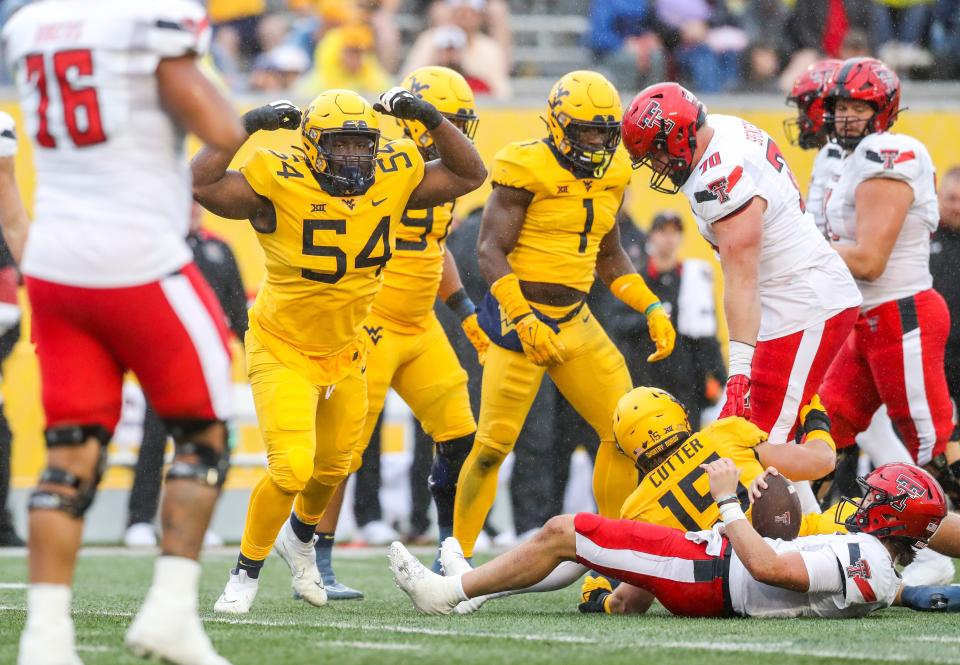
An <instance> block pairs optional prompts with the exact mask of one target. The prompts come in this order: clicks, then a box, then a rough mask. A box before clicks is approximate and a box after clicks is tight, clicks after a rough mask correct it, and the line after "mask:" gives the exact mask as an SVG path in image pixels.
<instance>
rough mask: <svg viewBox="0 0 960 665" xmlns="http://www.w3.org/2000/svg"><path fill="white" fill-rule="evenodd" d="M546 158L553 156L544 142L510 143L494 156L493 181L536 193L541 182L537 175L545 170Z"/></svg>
mask: <svg viewBox="0 0 960 665" xmlns="http://www.w3.org/2000/svg"><path fill="white" fill-rule="evenodd" d="M546 158H549V159H553V155H552V154H550V149H549V148H548V147H547V145H546V144H545V143H543V141H539V140H537V141H519V142H516V143H510V144H508V145H506V146H505V147H503V148H501V149H500V151H499V152H497V154H496V155H494V158H493V168H492V169H491V170H492V175H491V179H492V181H493V182H494V183H496V184H498V185H504V186H507V187H516V188H517V189H526V190H528V191H531V192H535V191H536V190H537V189H538V186H539V182H540V179H539V178H538V177H537V175H536V174H537V171H538V169H539V170H543V167H544V165H545V159H546Z"/></svg>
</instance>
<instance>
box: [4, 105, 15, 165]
mask: <svg viewBox="0 0 960 665" xmlns="http://www.w3.org/2000/svg"><path fill="white" fill-rule="evenodd" d="M16 154H17V132H16V125H15V124H14V122H13V118H12V117H11V116H10V115H9V114H7V113H3V112H2V111H0V157H13V156H14V155H16Z"/></svg>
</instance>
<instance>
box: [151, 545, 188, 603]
mask: <svg viewBox="0 0 960 665" xmlns="http://www.w3.org/2000/svg"><path fill="white" fill-rule="evenodd" d="M199 583H200V564H199V563H197V562H196V561H194V560H193V559H187V558H185V557H182V556H160V557H157V561H156V563H155V564H154V567H153V584H152V585H151V586H150V595H159V596H163V597H166V598H176V599H178V600H180V602H189V603H190V604H191V605H193V606H196V604H197V588H198V585H199Z"/></svg>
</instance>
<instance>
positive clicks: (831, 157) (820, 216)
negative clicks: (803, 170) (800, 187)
mask: <svg viewBox="0 0 960 665" xmlns="http://www.w3.org/2000/svg"><path fill="white" fill-rule="evenodd" d="M842 164H843V148H841V147H840V146H838V145H837V144H836V143H828V144H826V145H825V146H823V147H822V148H820V152H818V153H817V157H816V159H814V160H813V171H811V172H810V186H809V187H808V188H807V210H808V211H809V212H810V214H811V215H813V221H814V223H816V225H817V230H818V231H820V233H822V234H823V236H824V237H827V220H826V218H825V215H826V213H825V211H824V206H825V203H826V199H825V198H824V194H825V193H826V189H827V186H828V185H831V186H832V184H833V183H834V182H836V180H837V178H839V177H840V167H841V165H842Z"/></svg>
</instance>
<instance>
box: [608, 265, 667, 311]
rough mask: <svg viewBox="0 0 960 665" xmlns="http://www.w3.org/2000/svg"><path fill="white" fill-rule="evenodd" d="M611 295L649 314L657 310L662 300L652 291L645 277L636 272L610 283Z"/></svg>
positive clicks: (621, 276)
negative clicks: (644, 279)
mask: <svg viewBox="0 0 960 665" xmlns="http://www.w3.org/2000/svg"><path fill="white" fill-rule="evenodd" d="M610 293H612V294H613V295H615V296H616V297H617V298H619V299H620V300H621V301H623V302H624V303H626V304H627V305H629V306H630V307H632V308H633V309H635V310H637V311H638V312H643V313H644V314H647V313H648V312H652V311H653V310H655V309H656V307H654V305H659V304H660V299H659V298H657V296H656V294H655V293H654V292H653V291H651V290H650V287H649V286H647V283H646V282H645V281H643V277H641V276H640V275H638V274H637V273H635V272H630V273H627V274H626V275H620V276H619V277H617V278H616V279H615V280H613V281H612V282H611V283H610Z"/></svg>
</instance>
